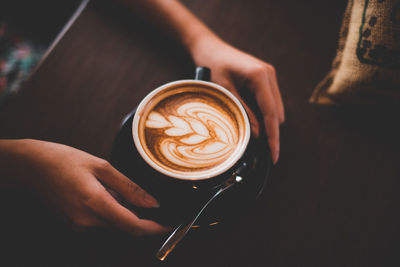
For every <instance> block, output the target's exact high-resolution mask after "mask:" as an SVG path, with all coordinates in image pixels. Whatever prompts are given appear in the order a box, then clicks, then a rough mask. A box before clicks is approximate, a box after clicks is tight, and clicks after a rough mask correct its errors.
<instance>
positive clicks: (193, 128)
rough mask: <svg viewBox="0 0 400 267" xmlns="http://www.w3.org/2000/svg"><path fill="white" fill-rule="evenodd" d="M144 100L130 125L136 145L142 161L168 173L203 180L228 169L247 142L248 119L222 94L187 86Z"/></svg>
mask: <svg viewBox="0 0 400 267" xmlns="http://www.w3.org/2000/svg"><path fill="white" fill-rule="evenodd" d="M224 90H225V89H224ZM154 94H155V93H154ZM148 98H149V99H147V100H146V99H145V100H146V101H147V102H146V101H144V102H146V105H145V106H144V107H141V106H139V109H141V110H140V117H139V116H138V117H137V118H136V124H135V123H134V128H135V127H137V135H136V136H135V134H134V139H135V137H136V139H135V144H136V146H138V145H139V147H140V148H141V149H143V152H141V153H142V156H143V157H144V158H145V159H147V162H149V163H150V164H151V165H152V166H154V167H157V169H158V168H161V170H165V172H166V174H168V175H171V176H176V177H179V178H182V179H196V178H197V177H204V178H206V177H207V175H208V174H210V173H213V172H218V171H223V170H224V169H225V168H226V167H229V166H230V165H232V164H233V163H234V162H235V161H234V160H237V159H236V157H237V156H238V155H239V156H240V155H241V153H242V151H243V149H244V147H245V146H246V144H247V141H248V132H246V131H248V127H249V125H248V121H247V117H244V116H245V115H244V110H243V109H242V110H241V109H240V108H241V107H239V106H238V105H240V104H238V103H235V102H234V100H232V99H230V98H229V97H228V96H226V93H223V92H220V91H219V90H217V89H215V88H212V87H211V88H209V87H207V86H205V85H198V86H193V85H186V86H180V87H177V88H174V87H172V88H168V89H166V90H163V91H162V92H160V93H158V94H155V95H150V97H148ZM141 105H144V104H142V103H141ZM246 127H247V128H246ZM246 134H247V135H246ZM246 138H247V139H246Z"/></svg>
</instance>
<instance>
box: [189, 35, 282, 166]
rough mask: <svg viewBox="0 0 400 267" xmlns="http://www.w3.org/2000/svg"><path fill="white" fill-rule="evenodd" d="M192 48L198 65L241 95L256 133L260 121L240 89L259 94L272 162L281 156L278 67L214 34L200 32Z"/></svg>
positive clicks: (280, 108)
mask: <svg viewBox="0 0 400 267" xmlns="http://www.w3.org/2000/svg"><path fill="white" fill-rule="evenodd" d="M189 51H190V53H191V55H192V57H193V60H194V61H195V64H196V65H197V66H206V67H209V68H210V69H211V79H212V81H213V82H215V83H218V84H220V85H222V86H223V87H225V88H227V89H228V90H230V91H231V92H232V93H233V94H235V95H236V96H238V97H239V99H240V100H241V101H242V103H243V105H244V107H245V108H246V111H247V113H248V115H249V119H250V124H251V127H252V131H253V133H254V134H255V135H256V136H257V135H258V133H259V123H258V121H257V119H256V116H255V115H254V113H253V112H252V111H251V109H250V108H249V107H248V106H247V105H246V104H245V103H244V101H243V100H242V99H241V98H240V96H239V93H238V89H241V88H247V89H248V90H250V91H251V92H252V93H253V94H254V95H255V97H256V100H257V104H258V106H259V108H260V111H261V113H262V115H263V120H264V125H265V131H266V134H267V137H268V143H269V145H270V148H271V154H272V159H273V162H274V163H276V162H277V161H278V158H279V149H280V145H279V124H280V123H282V122H283V121H284V120H285V115H284V108H283V103H282V98H281V94H280V92H279V87H278V82H277V78H276V72H275V68H274V67H273V66H272V65H270V64H268V63H267V62H264V61H262V60H260V59H258V58H255V57H253V56H251V55H249V54H246V53H244V52H242V51H240V50H238V49H236V48H234V47H232V46H230V45H228V44H227V43H225V42H223V41H222V40H220V39H219V38H218V37H216V36H215V35H213V34H206V35H202V36H200V37H199V38H198V39H197V40H196V41H195V42H192V43H191V45H190V47H189Z"/></svg>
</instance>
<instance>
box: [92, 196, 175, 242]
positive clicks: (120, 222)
mask: <svg viewBox="0 0 400 267" xmlns="http://www.w3.org/2000/svg"><path fill="white" fill-rule="evenodd" d="M97 200H98V201H99V203H97V205H96V207H95V208H94V210H95V212H97V213H98V214H99V216H101V217H102V218H103V219H104V220H105V221H107V222H108V223H109V224H111V225H113V226H115V227H116V228H118V229H122V230H124V231H126V232H128V233H131V234H133V235H135V236H142V235H152V234H163V233H166V232H167V231H169V228H167V227H165V226H162V225H160V224H158V223H156V222H154V221H150V220H144V219H140V218H138V217H137V216H136V215H135V214H133V213H132V212H130V211H129V210H128V209H127V208H125V207H123V206H121V205H120V204H119V203H118V202H117V201H116V200H115V199H114V198H113V197H112V196H111V195H109V194H108V193H105V194H104V195H102V196H101V197H99V198H97Z"/></svg>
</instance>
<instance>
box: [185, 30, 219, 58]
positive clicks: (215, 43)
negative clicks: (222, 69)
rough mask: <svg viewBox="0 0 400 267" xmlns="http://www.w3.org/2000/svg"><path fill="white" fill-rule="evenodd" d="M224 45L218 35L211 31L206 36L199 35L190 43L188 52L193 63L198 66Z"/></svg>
mask: <svg viewBox="0 0 400 267" xmlns="http://www.w3.org/2000/svg"><path fill="white" fill-rule="evenodd" d="M223 44H224V41H222V40H221V39H220V38H219V37H218V36H217V35H215V34H214V33H213V32H211V31H209V32H208V33H206V34H202V33H198V34H197V35H196V36H194V37H193V38H192V40H191V41H190V42H188V45H187V47H186V48H187V50H188V52H189V54H190V55H191V57H192V59H193V61H194V63H195V64H197V65H199V64H200V65H201V64H203V63H202V61H203V59H204V58H205V57H206V56H208V55H209V54H210V53H211V52H215V51H216V50H217V49H218V48H219V47H221V45H223Z"/></svg>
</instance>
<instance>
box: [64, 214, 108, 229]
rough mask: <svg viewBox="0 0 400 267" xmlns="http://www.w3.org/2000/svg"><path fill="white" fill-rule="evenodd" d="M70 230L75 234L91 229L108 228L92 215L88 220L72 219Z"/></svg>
mask: <svg viewBox="0 0 400 267" xmlns="http://www.w3.org/2000/svg"><path fill="white" fill-rule="evenodd" d="M70 225H71V228H72V229H73V230H74V231H76V232H83V231H86V230H88V229H93V228H104V227H107V226H109V225H108V223H107V222H105V221H104V220H103V219H101V218H98V217H97V216H96V215H94V214H93V215H92V217H90V218H85V219H84V218H82V219H74V220H72V221H70Z"/></svg>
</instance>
